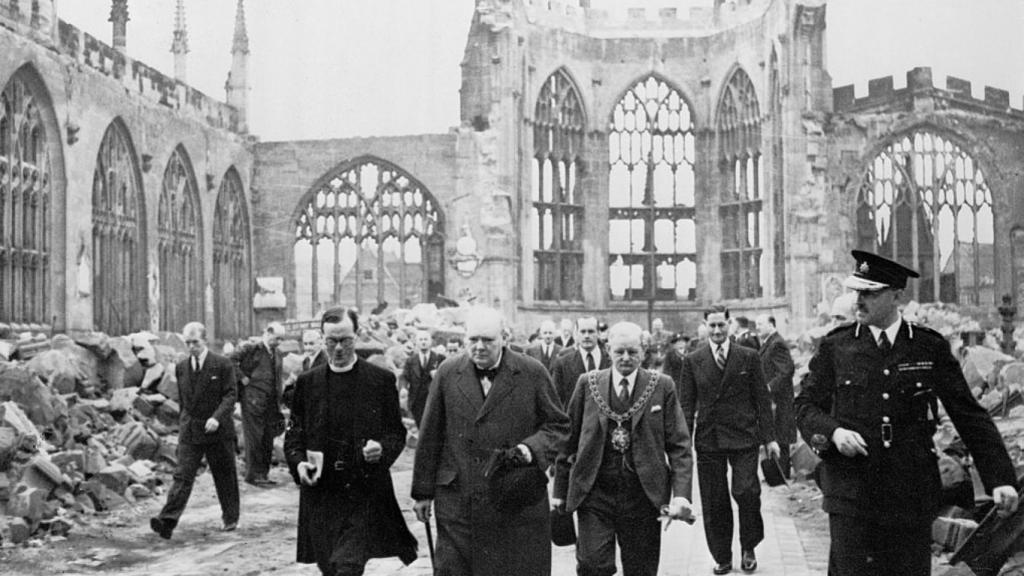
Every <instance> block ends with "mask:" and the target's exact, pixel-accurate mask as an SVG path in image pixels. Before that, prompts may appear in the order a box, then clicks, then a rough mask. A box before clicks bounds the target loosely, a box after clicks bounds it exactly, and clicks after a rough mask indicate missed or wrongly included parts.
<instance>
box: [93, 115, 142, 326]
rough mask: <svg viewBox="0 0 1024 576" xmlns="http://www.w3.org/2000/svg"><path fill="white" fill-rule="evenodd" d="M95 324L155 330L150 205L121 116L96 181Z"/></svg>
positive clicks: (106, 141) (107, 136)
mask: <svg viewBox="0 0 1024 576" xmlns="http://www.w3.org/2000/svg"><path fill="white" fill-rule="evenodd" d="M92 222H93V228H92V230H93V231H92V251H93V258H92V261H93V281H92V286H93V289H92V294H93V327H94V328H95V329H96V330H100V331H103V332H106V333H107V334H110V335H121V334H128V333H130V332H134V331H137V330H142V329H149V328H150V326H149V322H148V318H147V315H148V313H147V308H148V302H149V298H148V291H147V290H146V266H147V264H146V231H145V222H146V210H145V200H144V196H143V193H142V178H141V175H140V174H139V168H138V163H137V161H136V157H135V150H134V148H133V147H132V143H131V137H130V136H129V135H128V130H127V129H126V128H125V126H124V124H123V123H122V122H121V121H120V120H115V121H114V122H112V123H111V124H110V126H108V127H107V131H106V132H105V133H104V135H103V140H102V142H101V143H100V151H99V154H98V155H97V158H96V170H95V172H94V173H93V180H92Z"/></svg>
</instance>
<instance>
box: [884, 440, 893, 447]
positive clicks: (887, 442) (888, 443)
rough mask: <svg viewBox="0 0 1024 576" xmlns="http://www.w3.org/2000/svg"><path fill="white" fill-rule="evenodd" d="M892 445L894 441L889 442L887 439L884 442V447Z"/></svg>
mask: <svg viewBox="0 0 1024 576" xmlns="http://www.w3.org/2000/svg"><path fill="white" fill-rule="evenodd" d="M890 446H892V442H889V441H888V440H886V441H885V442H882V447H883V448H888V447H890Z"/></svg>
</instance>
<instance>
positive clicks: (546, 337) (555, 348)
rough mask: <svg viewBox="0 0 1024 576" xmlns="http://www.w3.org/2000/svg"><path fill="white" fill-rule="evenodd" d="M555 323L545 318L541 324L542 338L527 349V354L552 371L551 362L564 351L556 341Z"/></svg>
mask: <svg viewBox="0 0 1024 576" xmlns="http://www.w3.org/2000/svg"><path fill="white" fill-rule="evenodd" d="M556 331H557V328H555V323H554V322H552V321H551V320H545V321H544V322H541V325H540V338H538V340H537V342H534V343H533V344H532V345H531V346H530V347H529V348H527V349H526V355H527V356H529V357H531V358H533V359H535V360H537V361H538V362H540V363H541V364H543V365H544V369H545V370H547V371H548V372H549V373H550V372H551V363H552V362H553V361H554V359H555V358H557V357H558V355H559V354H560V353H561V352H562V346H561V345H559V344H558V343H557V342H555V332H556Z"/></svg>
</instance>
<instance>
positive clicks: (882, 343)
mask: <svg viewBox="0 0 1024 576" xmlns="http://www.w3.org/2000/svg"><path fill="white" fill-rule="evenodd" d="M878 347H879V348H881V349H882V352H888V351H889V350H891V349H892V342H889V335H888V334H886V333H885V331H884V330H883V331H882V334H881V335H879V336H878Z"/></svg>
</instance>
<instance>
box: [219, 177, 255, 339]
mask: <svg viewBox="0 0 1024 576" xmlns="http://www.w3.org/2000/svg"><path fill="white" fill-rule="evenodd" d="M245 198H246V196H245V188H244V187H243V185H242V178H241V177H240V176H239V175H238V170H236V169H235V167H234V166H232V167H230V168H228V170H227V172H226V173H225V174H224V178H222V179H221V183H220V190H218V192H217V203H216V205H215V208H214V216H213V321H214V325H215V330H214V333H215V334H216V335H217V338H219V339H221V340H228V339H231V340H237V339H240V338H245V337H247V336H249V335H250V334H252V313H251V311H252V308H251V304H252V273H251V270H252V266H251V254H252V239H251V236H250V233H249V230H250V228H249V212H248V209H247V208H246V202H245Z"/></svg>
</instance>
